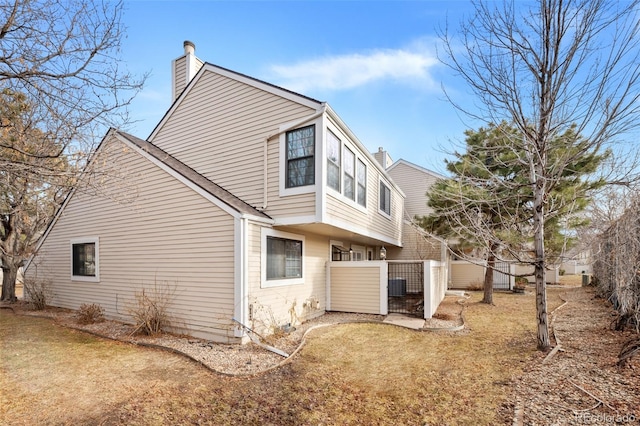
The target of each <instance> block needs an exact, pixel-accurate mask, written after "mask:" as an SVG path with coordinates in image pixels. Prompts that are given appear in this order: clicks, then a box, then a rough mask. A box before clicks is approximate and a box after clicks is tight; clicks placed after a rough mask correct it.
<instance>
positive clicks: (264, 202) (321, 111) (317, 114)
mask: <svg viewBox="0 0 640 426" xmlns="http://www.w3.org/2000/svg"><path fill="white" fill-rule="evenodd" d="M326 110H327V104H326V103H324V102H323V103H322V106H321V107H320V109H319V110H317V111H316V112H315V113H313V114H312V115H310V116H309V117H305V118H302V119H300V120H298V121H296V122H294V123H293V124H290V125H289V126H287V127H284V128H281V129H279V130H278V131H277V132H275V133H272V134H270V135H269V136H267V137H266V138H265V139H264V145H263V146H262V170H263V176H262V180H263V188H264V196H263V199H262V207H261V209H260V210H262V211H264V210H266V208H267V206H268V204H269V203H268V195H267V193H268V187H267V184H268V183H269V182H268V178H267V175H268V170H267V167H268V164H267V163H268V162H267V144H268V142H269V139H271V138H273V137H275V136H279V135H281V134H282V133H284V132H288V131H289V130H292V129H295V128H296V127H300V126H301V125H303V124H304V123H306V122H308V121H311V120H315V119H316V118H318V117H320V116H321V115H323V114H324V113H325V112H326Z"/></svg>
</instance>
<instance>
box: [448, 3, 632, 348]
mask: <svg viewBox="0 0 640 426" xmlns="http://www.w3.org/2000/svg"><path fill="white" fill-rule="evenodd" d="M474 6H475V13H474V15H473V16H472V17H471V19H469V20H467V21H466V22H464V23H463V24H462V25H461V29H460V31H459V33H458V34H459V35H460V39H457V38H456V37H454V36H451V35H450V34H449V33H447V32H446V31H445V32H444V33H443V34H442V39H443V42H444V49H445V52H444V53H445V55H444V58H443V61H444V62H445V63H446V64H447V65H448V66H449V67H450V68H451V69H452V70H453V71H454V72H455V73H456V74H457V75H458V76H459V77H461V78H462V79H463V80H464V81H465V82H466V83H467V85H468V87H469V88H470V90H471V91H472V92H473V94H474V95H475V96H476V97H477V99H478V102H477V103H476V104H475V105H474V107H473V109H471V108H467V107H465V106H464V105H461V104H459V103H456V102H455V101H454V100H453V99H452V102H454V105H456V106H457V107H458V108H459V109H461V110H462V111H463V112H464V113H466V114H468V115H469V116H471V117H473V118H475V119H478V120H481V121H483V122H486V123H499V122H501V121H503V120H506V121H508V122H510V123H513V125H514V126H515V127H516V128H517V129H518V130H519V132H521V133H522V140H521V141H519V143H520V144H521V145H522V149H523V152H524V153H525V156H524V160H525V161H526V165H527V172H526V176H527V179H528V184H529V185H530V187H531V189H532V193H533V201H532V212H533V216H532V227H533V235H534V247H533V256H534V271H535V279H536V304H537V323H538V332H537V335H538V348H540V349H542V350H546V349H547V348H549V347H550V339H549V329H548V318H547V303H546V285H545V269H546V266H547V258H546V255H545V254H546V252H545V245H544V241H545V238H544V237H545V222H546V217H547V214H548V212H549V211H550V209H551V208H552V206H551V203H553V200H552V199H551V198H550V197H549V194H550V193H551V191H552V190H553V188H554V186H555V185H557V182H559V180H560V178H561V177H562V175H563V173H564V172H565V171H566V170H567V169H570V168H571V167H572V166H573V164H574V162H575V160H576V158H577V157H578V156H580V155H584V154H585V153H598V152H601V151H602V150H603V149H604V148H605V146H606V145H608V144H611V143H614V142H616V141H617V140H619V138H620V137H621V136H623V135H624V134H625V132H628V131H630V130H631V129H633V128H634V127H635V126H636V123H637V122H638V113H639V112H640V103H639V102H638V100H639V99H638V97H639V96H640V90H639V89H640V80H639V78H640V50H639V43H640V35H639V34H638V30H639V27H638V17H637V7H638V2H637V1H631V2H616V1H606V0H539V1H538V2H535V3H534V5H533V6H531V7H529V6H528V5H524V4H522V3H519V2H514V1H505V2H503V3H502V4H500V5H497V4H496V3H493V2H491V3H489V2H487V3H485V2H483V1H478V2H475V3H474ZM570 126H575V132H576V133H577V134H580V135H582V136H583V137H584V140H586V141H587V142H586V143H583V144H582V145H581V146H579V147H578V149H568V150H567V151H566V153H565V154H564V155H559V156H554V157H553V158H551V157H550V156H549V150H550V146H551V145H550V141H551V140H553V138H555V137H556V136H557V135H559V134H560V133H562V132H564V131H566V130H567V129H568V128H569V127H570Z"/></svg>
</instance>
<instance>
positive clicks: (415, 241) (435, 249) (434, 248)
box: [387, 222, 443, 261]
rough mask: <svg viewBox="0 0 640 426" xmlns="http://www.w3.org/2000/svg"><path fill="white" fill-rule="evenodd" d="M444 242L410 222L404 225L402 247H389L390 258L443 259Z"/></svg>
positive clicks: (388, 256)
mask: <svg viewBox="0 0 640 426" xmlns="http://www.w3.org/2000/svg"><path fill="white" fill-rule="evenodd" d="M442 244H443V243H441V242H440V241H439V240H437V239H435V238H433V237H430V236H429V235H427V234H425V233H424V232H421V231H420V229H418V228H416V225H412V224H411V223H409V222H404V224H403V227H402V247H389V248H388V249H387V259H389V260H438V261H441V260H442V248H443V247H442Z"/></svg>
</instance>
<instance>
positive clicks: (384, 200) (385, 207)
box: [378, 181, 391, 216]
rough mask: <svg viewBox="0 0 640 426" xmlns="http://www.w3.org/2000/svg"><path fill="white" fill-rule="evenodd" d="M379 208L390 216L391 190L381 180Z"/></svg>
mask: <svg viewBox="0 0 640 426" xmlns="http://www.w3.org/2000/svg"><path fill="white" fill-rule="evenodd" d="M378 198H379V201H380V203H379V208H380V211H381V212H382V213H384V214H386V215H387V216H391V190H390V189H389V187H388V186H387V185H386V184H385V183H384V182H383V181H380V194H379V196H378Z"/></svg>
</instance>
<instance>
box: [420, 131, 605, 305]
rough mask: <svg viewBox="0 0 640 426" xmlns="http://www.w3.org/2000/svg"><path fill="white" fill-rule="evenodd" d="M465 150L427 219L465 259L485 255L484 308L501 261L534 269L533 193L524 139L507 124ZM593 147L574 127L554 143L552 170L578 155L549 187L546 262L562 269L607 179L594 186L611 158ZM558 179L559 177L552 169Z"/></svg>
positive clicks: (474, 134) (432, 196)
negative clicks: (591, 203) (598, 172)
mask: <svg viewBox="0 0 640 426" xmlns="http://www.w3.org/2000/svg"><path fill="white" fill-rule="evenodd" d="M465 134H466V151H465V152H464V153H462V154H460V153H455V154H454V155H455V160H453V161H447V169H448V171H449V172H450V173H451V175H452V177H451V178H448V179H442V180H440V181H438V182H436V184H435V185H434V186H433V187H432V188H431V189H430V190H429V192H428V193H427V197H428V205H429V207H431V208H432V209H433V213H432V214H431V215H430V216H428V217H424V218H422V219H421V225H422V226H423V227H424V228H425V229H427V230H428V231H429V232H432V233H434V234H437V235H440V236H442V237H445V238H448V239H453V240H454V241H456V243H457V251H458V253H459V255H460V256H462V257H467V258H471V257H475V256H470V255H469V253H470V252H471V251H472V249H474V251H476V252H477V251H480V252H481V253H482V255H483V256H484V257H485V260H486V264H487V269H486V274H485V277H484V298H483V300H482V301H483V302H484V303H493V273H494V268H495V264H496V262H497V261H507V262H517V263H524V264H531V265H534V264H535V258H534V257H533V256H532V251H533V231H534V225H533V207H534V202H533V201H534V193H533V187H532V186H531V184H530V181H529V175H528V172H529V164H528V161H527V155H526V152H525V149H526V146H525V145H524V144H523V143H522V140H523V135H522V134H521V133H520V132H519V131H518V130H517V128H516V127H515V126H511V125H509V124H507V123H505V122H503V123H500V124H499V125H490V126H488V127H487V128H480V129H479V130H478V131H473V130H468V131H467V132H466V133H465ZM587 143H588V141H586V140H584V139H583V138H581V137H580V136H579V135H578V134H577V133H576V129H575V127H574V126H572V127H570V128H569V129H567V130H566V131H564V132H563V133H562V134H559V135H558V136H557V137H555V138H553V139H552V140H551V143H550V149H549V159H550V161H549V163H548V164H549V167H550V168H553V167H554V165H555V164H556V163H557V162H559V161H563V158H564V157H565V156H572V158H574V162H573V164H572V166H571V167H565V168H564V169H563V171H562V173H561V174H560V177H559V179H556V180H555V181H554V182H552V183H550V184H549V185H547V186H546V188H547V193H546V194H545V199H546V205H547V207H548V211H547V215H546V217H545V246H546V248H547V251H546V256H547V260H548V263H550V264H554V263H556V262H558V260H559V257H560V255H561V254H562V253H563V252H564V250H566V249H567V248H569V247H570V246H571V244H572V243H573V241H572V240H571V237H570V235H571V231H572V230H574V229H576V228H577V227H580V226H583V225H585V224H586V222H585V220H584V219H583V218H582V217H581V216H580V213H581V212H582V211H584V209H585V208H586V207H587V205H588V203H589V197H590V194H591V192H592V191H593V190H595V189H597V188H599V187H601V186H602V185H603V184H604V182H603V180H602V179H599V178H596V179H591V177H592V175H593V173H594V172H595V171H596V169H597V168H598V166H599V165H600V164H601V163H602V161H603V160H604V159H605V158H606V157H607V156H608V152H604V153H602V154H599V153H597V152H588V151H587V150H584V149H583V148H584V147H583V145H585V144H587ZM548 172H549V173H553V170H549V171H548Z"/></svg>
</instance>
